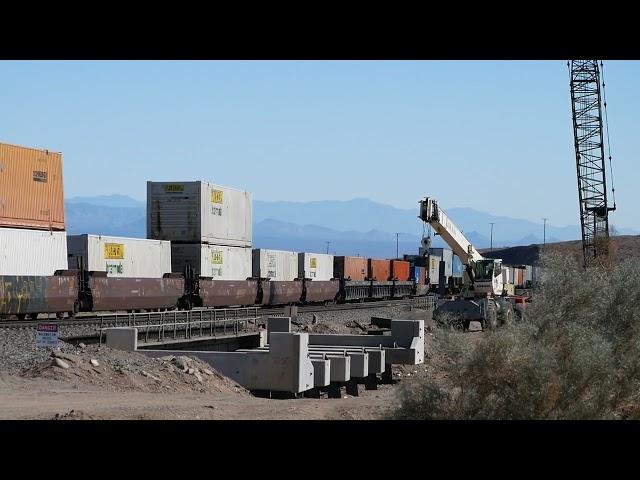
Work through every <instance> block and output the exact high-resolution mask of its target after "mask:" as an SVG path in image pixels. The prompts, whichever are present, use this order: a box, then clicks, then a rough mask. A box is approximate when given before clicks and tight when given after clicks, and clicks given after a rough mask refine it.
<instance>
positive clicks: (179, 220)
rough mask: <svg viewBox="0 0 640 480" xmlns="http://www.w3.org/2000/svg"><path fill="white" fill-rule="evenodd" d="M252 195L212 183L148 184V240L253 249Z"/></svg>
mask: <svg viewBox="0 0 640 480" xmlns="http://www.w3.org/2000/svg"><path fill="white" fill-rule="evenodd" d="M251 208H252V206H251V194H250V193H249V192H245V191H243V190H237V189H235V188H229V187H221V186H219V185H214V184H211V183H208V182H201V181H198V182H147V237H148V238H156V239H160V240H171V241H172V242H181V243H210V244H214V245H232V246H237V247H250V246H251V239H252V221H253V218H252V210H251Z"/></svg>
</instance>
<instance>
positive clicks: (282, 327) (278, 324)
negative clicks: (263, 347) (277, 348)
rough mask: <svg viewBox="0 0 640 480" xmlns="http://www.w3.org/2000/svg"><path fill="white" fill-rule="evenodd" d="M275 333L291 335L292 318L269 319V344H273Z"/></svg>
mask: <svg viewBox="0 0 640 480" xmlns="http://www.w3.org/2000/svg"><path fill="white" fill-rule="evenodd" d="M273 332H279V333H290V332H291V317H269V318H268V319H267V343H271V334H272V333H273Z"/></svg>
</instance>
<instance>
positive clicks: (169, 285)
mask: <svg viewBox="0 0 640 480" xmlns="http://www.w3.org/2000/svg"><path fill="white" fill-rule="evenodd" d="M378 262H380V263H378ZM384 262H386V263H387V264H389V268H387V267H385V266H384ZM372 266H373V267H374V268H373V274H370V272H371V271H372V270H371V268H372ZM334 274H335V278H333V279H331V280H326V281H318V280H314V279H310V278H299V279H295V280H292V281H274V280H271V279H269V278H261V277H249V278H247V279H245V280H215V279H212V278H207V277H200V276H198V275H195V274H194V271H193V269H192V268H190V267H186V268H185V269H184V272H183V273H182V274H177V273H167V274H165V275H164V276H163V277H162V278H130V277H129V278H125V277H110V276H107V273H106V272H93V271H86V270H82V269H78V270H57V271H56V272H55V274H54V275H53V276H0V316H5V317H7V316H11V315H15V316H17V317H18V318H19V319H25V318H27V317H29V318H34V319H35V318H37V317H38V315H39V314H55V315H56V316H57V317H58V318H63V317H64V316H69V317H72V316H74V315H75V314H76V313H79V312H94V313H98V312H114V311H127V312H140V311H147V312H154V311H167V310H173V309H181V310H190V309H192V308H197V307H204V308H222V307H232V306H254V305H257V306H261V305H270V306H276V305H295V304H318V303H345V302H356V301H359V302H363V301H367V300H380V299H389V298H393V299H396V298H404V297H409V296H421V295H426V294H427V290H428V289H427V286H426V278H425V275H424V270H422V271H420V267H412V266H411V265H410V264H409V262H404V261H396V260H392V261H389V260H386V261H378V260H373V259H365V258H359V257H335V259H334Z"/></svg>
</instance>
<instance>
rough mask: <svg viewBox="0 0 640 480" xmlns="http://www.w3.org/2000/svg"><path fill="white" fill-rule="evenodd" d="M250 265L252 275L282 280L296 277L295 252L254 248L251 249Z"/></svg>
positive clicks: (296, 263)
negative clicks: (251, 266)
mask: <svg viewBox="0 0 640 480" xmlns="http://www.w3.org/2000/svg"><path fill="white" fill-rule="evenodd" d="M252 265H253V268H252V272H253V276H254V277H260V278H270V279H271V280H276V281H283V282H286V281H290V280H294V279H296V278H298V253H297V252H290V251H286V250H267V249H264V248H256V249H254V250H253V258H252Z"/></svg>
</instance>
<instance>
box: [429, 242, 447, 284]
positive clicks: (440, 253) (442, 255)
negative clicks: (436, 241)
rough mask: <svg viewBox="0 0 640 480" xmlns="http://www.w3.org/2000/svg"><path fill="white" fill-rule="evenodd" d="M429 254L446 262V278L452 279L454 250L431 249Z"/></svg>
mask: <svg viewBox="0 0 640 480" xmlns="http://www.w3.org/2000/svg"><path fill="white" fill-rule="evenodd" d="M429 253H430V254H431V255H435V256H436V257H439V258H440V261H443V260H444V265H445V267H444V276H445V277H446V278H449V277H451V276H452V275H453V250H450V249H448V248H431V249H430V250H429ZM436 278H437V277H436Z"/></svg>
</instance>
